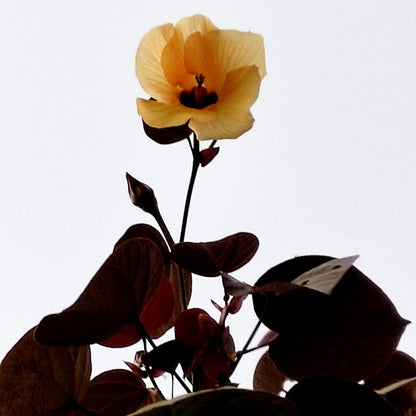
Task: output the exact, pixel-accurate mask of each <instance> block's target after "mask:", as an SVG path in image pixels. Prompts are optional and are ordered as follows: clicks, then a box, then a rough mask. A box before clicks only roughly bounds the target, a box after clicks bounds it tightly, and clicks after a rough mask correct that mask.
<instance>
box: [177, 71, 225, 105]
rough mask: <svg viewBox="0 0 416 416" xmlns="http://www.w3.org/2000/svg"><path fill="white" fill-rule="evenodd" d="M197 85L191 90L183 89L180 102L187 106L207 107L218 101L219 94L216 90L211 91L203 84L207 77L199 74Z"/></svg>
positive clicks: (196, 78)
mask: <svg viewBox="0 0 416 416" xmlns="http://www.w3.org/2000/svg"><path fill="white" fill-rule="evenodd" d="M195 80H196V82H197V84H198V85H197V86H196V87H193V88H192V89H190V90H183V91H182V92H181V96H180V98H179V99H180V102H181V104H182V105H184V106H185V107H191V108H197V109H201V108H205V107H207V106H209V105H211V104H215V103H216V102H217V101H218V95H217V93H216V92H215V91H211V92H209V91H208V90H207V89H206V88H205V87H203V86H202V84H203V83H204V80H205V77H204V76H203V75H202V74H199V75H197V76H196V77H195Z"/></svg>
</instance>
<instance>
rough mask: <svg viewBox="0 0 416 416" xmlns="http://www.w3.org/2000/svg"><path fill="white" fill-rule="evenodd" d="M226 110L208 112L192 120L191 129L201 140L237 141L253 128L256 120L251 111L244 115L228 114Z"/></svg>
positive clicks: (218, 109) (219, 109)
mask: <svg viewBox="0 0 416 416" xmlns="http://www.w3.org/2000/svg"><path fill="white" fill-rule="evenodd" d="M225 110H227V109H225V108H217V111H210V112H208V111H206V112H204V113H203V114H202V113H201V116H200V117H197V118H196V117H195V118H191V120H190V122H189V128H190V129H192V130H193V131H194V132H195V133H196V135H197V138H198V139H199V140H221V139H236V138H237V137H239V136H241V135H242V134H243V133H245V132H246V131H247V130H250V129H251V127H252V126H253V122H254V118H253V116H252V115H251V113H250V111H249V110H246V111H245V112H244V113H238V114H237V113H235V112H230V113H228V112H227V111H225Z"/></svg>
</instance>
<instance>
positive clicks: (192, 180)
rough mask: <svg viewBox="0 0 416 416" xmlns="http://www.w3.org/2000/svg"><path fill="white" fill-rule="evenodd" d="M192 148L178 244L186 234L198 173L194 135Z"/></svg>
mask: <svg viewBox="0 0 416 416" xmlns="http://www.w3.org/2000/svg"><path fill="white" fill-rule="evenodd" d="M193 142H194V144H193V147H192V157H193V160H192V171H191V177H190V179H189V185H188V192H187V194H186V200H185V208H184V210H183V217H182V227H181V235H180V238H179V242H183V241H184V240H185V232H186V225H187V222H188V214H189V207H190V205H191V197H192V191H193V189H194V184H195V179H196V174H197V172H198V168H199V165H200V164H201V162H200V159H199V141H198V139H197V137H196V135H195V133H194V135H193Z"/></svg>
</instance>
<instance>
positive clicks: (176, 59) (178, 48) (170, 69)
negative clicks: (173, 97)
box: [160, 32, 196, 89]
mask: <svg viewBox="0 0 416 416" xmlns="http://www.w3.org/2000/svg"><path fill="white" fill-rule="evenodd" d="M183 55H184V41H183V39H182V36H181V35H180V34H179V33H177V32H175V34H174V35H173V36H172V37H171V39H170V40H169V42H168V43H167V44H166V46H165V48H164V49H163V52H162V56H161V61H160V63H161V66H162V69H163V73H164V74H165V77H166V79H167V80H168V82H169V84H170V85H171V86H173V87H177V86H179V87H180V88H181V89H191V88H192V87H194V86H195V85H196V82H195V78H194V76H193V75H191V74H189V73H188V72H187V71H186V69H185V65H184V56H183Z"/></svg>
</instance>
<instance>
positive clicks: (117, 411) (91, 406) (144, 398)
mask: <svg viewBox="0 0 416 416" xmlns="http://www.w3.org/2000/svg"><path fill="white" fill-rule="evenodd" d="M146 404H148V390H147V388H146V386H145V384H144V383H143V381H142V380H141V379H140V378H139V377H137V376H136V375H135V374H133V373H132V372H130V371H127V370H111V371H106V372H104V373H102V374H100V375H98V376H97V377H95V378H94V379H93V380H91V382H90V386H89V388H88V390H87V392H86V394H85V396H84V397H83V399H82V400H81V406H82V407H83V408H84V409H87V410H88V411H90V412H93V413H94V414H99V415H101V416H120V415H127V414H129V413H131V412H134V411H135V410H137V409H139V408H140V407H142V406H144V405H146Z"/></svg>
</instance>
